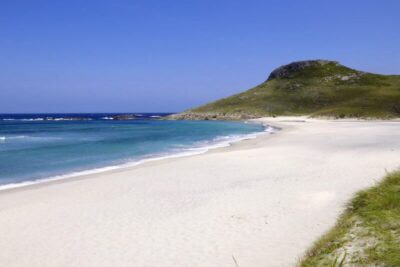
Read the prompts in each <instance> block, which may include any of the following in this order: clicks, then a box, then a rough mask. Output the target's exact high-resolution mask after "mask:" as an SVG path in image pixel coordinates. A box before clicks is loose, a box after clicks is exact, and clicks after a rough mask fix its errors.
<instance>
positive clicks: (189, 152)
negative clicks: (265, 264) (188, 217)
mask: <svg viewBox="0 0 400 267" xmlns="http://www.w3.org/2000/svg"><path fill="white" fill-rule="evenodd" d="M246 123H259V122H246ZM263 126H264V127H265V129H264V131H262V132H256V133H251V134H246V135H232V136H220V137H216V138H214V139H213V140H212V141H211V142H210V141H205V142H200V143H198V144H197V146H196V145H195V146H192V147H188V148H185V149H183V150H182V149H180V150H177V151H176V152H175V153H172V154H171V153H170V154H167V155H159V154H158V155H153V156H151V155H149V158H144V159H140V160H136V161H131V162H127V163H123V164H119V165H112V166H106V167H100V168H95V169H90V170H85V171H78V172H73V173H69V174H64V175H57V176H53V177H48V178H41V179H37V180H32V181H25V182H19V183H11V184H5V185H0V191H1V190H7V189H12V188H20V187H24V186H29V185H34V184H41V183H46V182H52V181H58V180H64V179H68V178H74V177H78V176H84V175H89V174H96V173H101V172H106V171H111V170H117V169H123V168H128V167H134V166H137V165H140V164H143V163H146V162H151V161H158V160H162V159H168V158H181V157H187V156H194V155H199V154H203V153H206V152H207V151H209V150H210V149H216V148H222V147H229V146H231V145H232V144H233V143H237V142H240V141H243V140H248V139H254V138H256V137H257V136H259V135H262V134H272V133H274V132H276V131H277V130H279V129H278V128H276V127H272V126H269V125H267V124H263Z"/></svg>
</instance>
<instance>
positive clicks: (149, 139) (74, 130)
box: [0, 113, 273, 189]
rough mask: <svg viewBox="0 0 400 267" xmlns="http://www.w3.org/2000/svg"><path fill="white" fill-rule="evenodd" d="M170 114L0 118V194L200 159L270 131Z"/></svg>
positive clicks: (40, 115)
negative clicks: (152, 162)
mask: <svg viewBox="0 0 400 267" xmlns="http://www.w3.org/2000/svg"><path fill="white" fill-rule="evenodd" d="M169 114H170V113H129V114H128V115H127V114H118V113H94V114H87V113H85V114H0V189H6V188H12V187H19V186H24V185H28V184H33V183H38V182H42V181H48V180H56V179H65V178H68V177H72V176H76V175H80V174H88V173H95V172H100V171H104V170H109V169H116V168H121V167H126V166H133V165H137V164H140V163H143V162H146V161H150V160H158V159H162V158H167V157H181V156H187V155H193V154H199V153H204V152H206V151H207V150H209V149H211V148H216V147H224V146H229V145H230V144H232V143H234V142H237V141H240V140H243V139H249V138H254V137H255V136H257V135H259V134H261V133H265V132H272V131H273V129H272V128H270V127H268V126H265V125H262V124H258V123H245V122H227V121H170V120H161V118H162V117H164V116H167V115H169Z"/></svg>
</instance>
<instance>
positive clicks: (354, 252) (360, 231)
mask: <svg viewBox="0 0 400 267" xmlns="http://www.w3.org/2000/svg"><path fill="white" fill-rule="evenodd" d="M311 266H400V171H397V172H394V173H392V174H389V175H387V176H386V177H385V178H384V180H383V181H382V182H380V183H379V184H378V185H376V186H374V187H372V188H370V189H367V190H365V191H362V192H359V193H358V194H357V195H356V196H355V197H354V198H353V199H352V200H351V202H350V203H349V205H348V207H347V209H346V211H345V212H344V213H343V214H342V216H341V217H340V218H339V220H338V222H337V224H336V226H335V227H334V228H333V229H331V230H330V231H329V232H328V233H327V234H325V235H324V236H323V237H322V238H321V239H320V240H318V241H317V242H316V243H315V244H314V246H313V247H312V248H311V249H310V250H309V251H308V252H307V253H306V255H305V256H304V258H303V259H302V260H301V262H300V263H299V267H311Z"/></svg>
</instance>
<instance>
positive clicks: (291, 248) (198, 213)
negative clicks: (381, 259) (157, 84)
mask: <svg viewBox="0 0 400 267" xmlns="http://www.w3.org/2000/svg"><path fill="white" fill-rule="evenodd" d="M261 120H263V121H265V122H270V123H272V124H273V125H277V126H279V127H282V128H283V130H282V131H280V132H278V133H276V134H273V135H263V136H259V137H258V138H257V139H253V140H246V141H243V142H241V143H237V144H235V145H233V146H231V147H229V148H224V149H217V150H213V151H210V152H208V153H206V154H203V155H197V156H190V157H185V158H176V159H167V160H160V161H157V162H149V163H145V164H142V165H140V166H136V167H132V168H127V169H121V170H118V171H109V172H104V173H101V174H95V175H87V176H84V177H79V178H73V179H68V180H64V181H57V182H51V183H46V184H41V185H35V186H28V187H25V188H20V189H13V190H5V191H2V192H0V237H1V238H0V265H1V266H9V267H11V266H19V267H23V266H29V267H33V266H40V267H43V266H69V267H70V266H93V267H94V266H96V267H100V266H137V267H139V266H151V267H153V266H154V267H162V266H166V267H167V266H171V267H177V266H184V267H194V266H207V267H208V266H212V267H214V266H215V267H225V266H235V263H234V261H233V258H232V256H234V257H235V259H236V260H237V262H238V264H239V266H240V267H250V266H251V267H257V266H260V267H261V266H263V267H264V266H292V265H293V264H294V263H295V262H296V260H297V258H298V257H300V256H301V255H302V253H304V251H305V250H306V249H307V248H308V247H309V246H310V245H311V244H312V242H313V241H314V240H315V239H317V238H318V237H319V236H320V235H321V234H323V233H324V231H326V230H327V229H328V228H329V227H331V226H332V225H333V224H334V223H335V220H336V217H337V216H338V214H339V213H340V212H341V210H342V208H343V205H344V204H345V203H346V201H347V200H348V199H349V198H350V197H351V196H352V194H353V193H354V192H356V191H357V190H360V189H362V188H365V187H367V186H370V185H372V184H374V182H375V181H376V180H377V179H378V178H380V177H382V176H383V175H384V174H385V170H387V171H390V170H393V169H395V168H397V167H399V166H400V138H399V137H400V136H399V134H400V122H383V121H380V122H374V121H368V122H365V121H325V120H309V119H303V118H273V119H271V118H268V119H261Z"/></svg>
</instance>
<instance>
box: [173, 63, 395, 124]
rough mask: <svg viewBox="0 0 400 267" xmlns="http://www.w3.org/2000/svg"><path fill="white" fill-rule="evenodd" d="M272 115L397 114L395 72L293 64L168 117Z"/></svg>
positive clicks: (338, 116) (225, 117) (336, 64)
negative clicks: (258, 81) (240, 89)
mask: <svg viewBox="0 0 400 267" xmlns="http://www.w3.org/2000/svg"><path fill="white" fill-rule="evenodd" d="M276 115H311V116H332V117H337V118H344V117H357V118H394V117H400V75H380V74H373V73H367V72H363V71H358V70H354V69H351V68H348V67H346V66H343V65H341V64H339V63H338V62H335V61H327V60H309V61H299V62H293V63H291V64H288V65H285V66H282V67H279V68H277V69H275V70H274V71H273V72H272V73H271V74H270V76H269V78H268V79H267V80H266V81H265V82H263V83H262V84H260V85H258V86H256V87H254V88H252V89H250V90H247V91H245V92H243V93H240V94H237V95H233V96H231V97H228V98H224V99H221V100H218V101H215V102H212V103H209V104H206V105H204V106H200V107H198V108H194V109H190V110H187V111H185V112H183V113H180V114H175V115H173V116H172V118H173V119H247V118H256V117H261V116H276Z"/></svg>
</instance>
